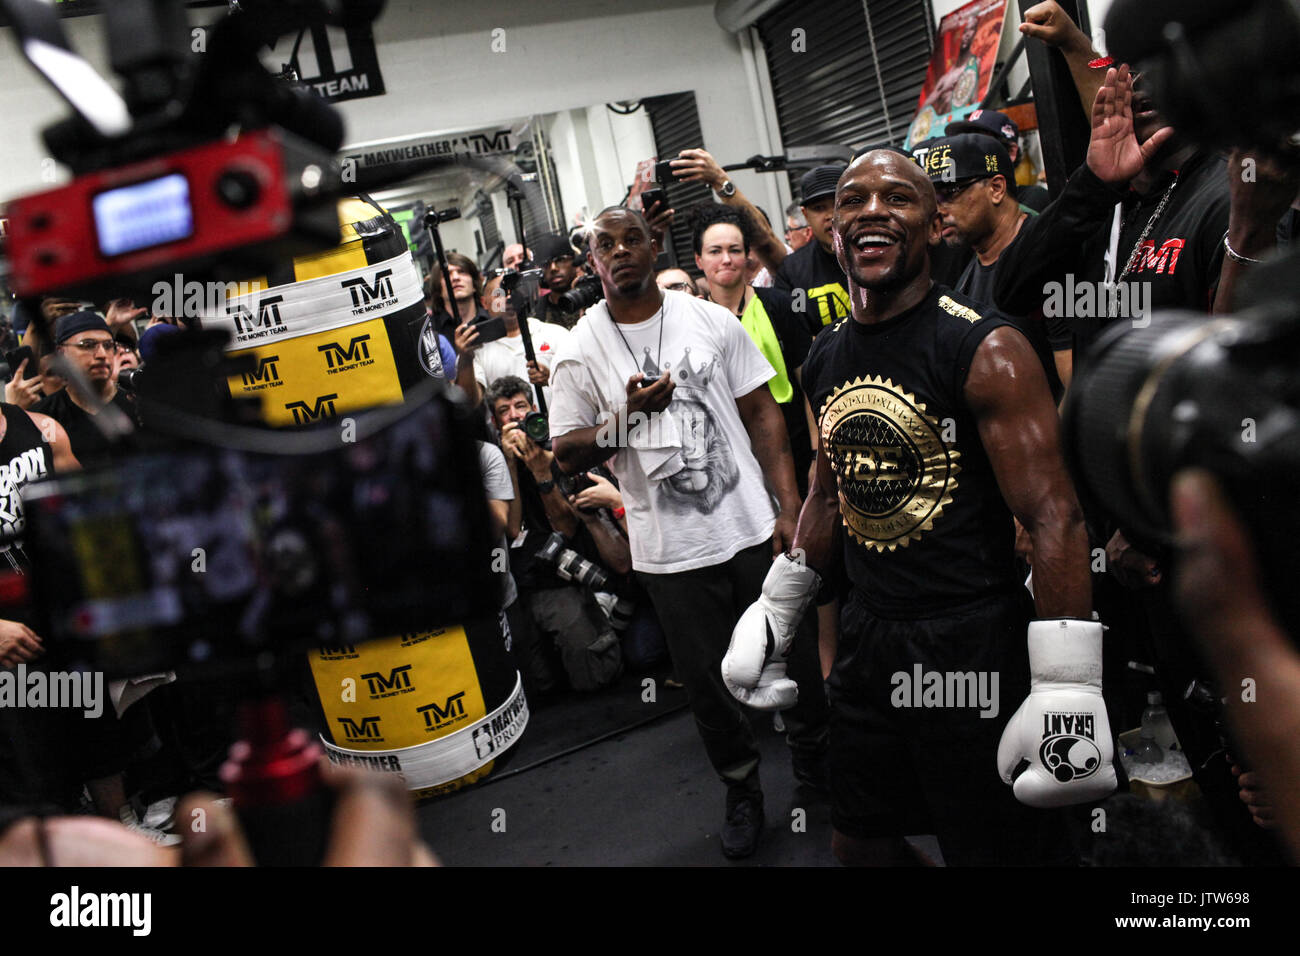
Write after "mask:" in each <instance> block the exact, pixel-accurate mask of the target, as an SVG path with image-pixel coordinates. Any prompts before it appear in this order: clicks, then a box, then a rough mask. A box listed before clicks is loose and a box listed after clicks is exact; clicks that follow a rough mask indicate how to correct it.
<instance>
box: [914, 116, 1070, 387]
mask: <svg viewBox="0 0 1300 956" xmlns="http://www.w3.org/2000/svg"><path fill="white" fill-rule="evenodd" d="M922 168H923V169H924V170H925V171H926V172H927V173H928V174H929V176H930V182H931V183H933V184H934V192H935V196H936V198H937V199H938V202H939V214H940V215H942V216H943V238H944V242H945V243H946V244H947V245H948V246H950V247H962V248H966V249H969V250H971V252H973V255H972V256H971V259H970V261H969V262H968V263H967V264H966V268H965V269H964V270H962V273H961V275H960V276H958V278H957V280H956V281H955V282H954V283H953V285H952V287H953V288H954V289H956V290H957V291H958V292H960V293H962V294H963V295H968V296H970V297H971V298H972V299H974V300H975V301H976V302H979V303H982V304H983V305H986V306H989V307H990V308H992V307H993V282H994V276H995V274H996V272H997V270H998V268H999V263H1000V262H1001V261H1002V256H1003V254H1004V253H1005V252H1006V251H1007V250H1008V249H1010V248H1011V247H1013V246H1014V245H1015V244H1016V243H1017V242H1019V241H1020V236H1021V235H1022V234H1023V226H1024V224H1025V220H1026V219H1028V218H1029V214H1028V213H1026V212H1025V211H1024V210H1023V209H1021V207H1020V206H1019V204H1018V203H1017V202H1016V198H1015V196H1014V194H1013V193H1012V191H1011V187H1012V185H1013V183H1014V178H1013V176H1014V174H1013V172H1012V168H1011V158H1010V157H1009V156H1008V155H1007V153H1006V150H1004V149H1003V148H1002V147H1001V145H999V144H998V142H997V141H996V140H994V139H993V138H991V137H988V136H978V135H975V134H974V133H963V134H960V135H956V136H945V137H940V138H938V139H934V140H931V141H930V146H929V149H928V150H927V152H926V154H925V163H924V164H923V167H922ZM1007 318H1008V319H1010V321H1011V322H1012V324H1013V325H1015V327H1016V328H1018V329H1019V330H1020V331H1021V332H1022V333H1024V336H1025V338H1027V339H1029V342H1030V344H1031V345H1033V347H1034V351H1035V352H1037V353H1038V357H1039V359H1040V360H1041V361H1042V363H1043V372H1044V373H1045V374H1046V375H1047V382H1048V385H1050V386H1051V389H1052V396H1053V397H1054V398H1056V399H1057V400H1058V401H1059V400H1060V398H1061V393H1062V391H1063V389H1062V386H1061V378H1062V377H1065V378H1066V380H1067V381H1068V375H1069V367H1070V330H1069V328H1068V326H1066V325H1065V322H1064V320H1063V319H1060V318H1057V319H1053V320H1050V321H1049V322H1047V323H1045V322H1044V319H1043V315H1042V309H1041V308H1039V309H1035V310H1034V311H1033V312H1032V313H1030V314H1029V315H1027V316H1026V315H1011V314H1007Z"/></svg>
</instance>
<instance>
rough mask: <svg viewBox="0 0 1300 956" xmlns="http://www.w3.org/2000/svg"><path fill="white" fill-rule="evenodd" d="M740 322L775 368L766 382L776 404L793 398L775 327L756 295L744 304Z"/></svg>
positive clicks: (792, 389) (788, 374) (781, 403)
mask: <svg viewBox="0 0 1300 956" xmlns="http://www.w3.org/2000/svg"><path fill="white" fill-rule="evenodd" d="M740 324H741V325H743V326H744V327H745V331H746V332H747V333H749V337H750V339H752V340H753V342H754V344H755V345H757V346H758V350H759V351H760V352H762V353H763V358H765V359H767V360H768V362H769V363H771V366H772V368H774V369H776V377H775V378H773V379H772V380H771V381H769V382H768V383H767V384H768V387H769V388H770V389H771V390H772V397H773V398H774V399H776V402H777V404H778V405H784V404H785V403H786V402H788V401H790V399H792V398H794V387H793V386H792V385H791V384H790V373H789V372H787V371H786V368H785V356H783V355H782V354H781V343H780V342H778V341H777V338H776V329H774V328H772V320H771V319H770V318H768V315H767V309H765V308H763V303H762V301H761V300H760V299H759V297H758V296H757V295H756V296H754V298H752V299H750V300H749V305H747V306H745V311H744V312H743V313H742V314H741V316H740Z"/></svg>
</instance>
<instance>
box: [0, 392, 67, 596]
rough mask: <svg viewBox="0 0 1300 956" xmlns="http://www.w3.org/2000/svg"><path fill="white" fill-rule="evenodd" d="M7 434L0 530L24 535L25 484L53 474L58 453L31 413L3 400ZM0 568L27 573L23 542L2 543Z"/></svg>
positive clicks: (1, 444)
mask: <svg viewBox="0 0 1300 956" xmlns="http://www.w3.org/2000/svg"><path fill="white" fill-rule="evenodd" d="M0 411H2V412H3V413H4V417H5V435H4V438H3V439H0V531H3V532H4V533H5V534H22V531H23V528H24V527H26V524H27V519H26V518H25V517H24V516H23V500H22V489H23V486H25V485H27V484H28V483H30V482H33V481H36V480H37V479H38V478H44V477H45V476H47V475H49V474H52V473H53V471H54V456H53V454H52V452H51V451H50V446H49V445H47V444H46V443H45V439H44V438H43V437H42V436H41V430H40V429H39V428H37V427H36V423H35V422H33V421H32V419H31V416H30V415H28V414H27V413H26V412H25V411H23V410H22V409H21V408H19V407H18V406H17V405H10V404H8V403H7V402H4V403H0ZM0 555H2V556H0V569H5V570H16V571H21V572H25V571H26V570H27V568H28V567H29V562H28V560H27V555H26V554H24V553H23V546H22V542H21V541H14V540H10V541H8V542H0Z"/></svg>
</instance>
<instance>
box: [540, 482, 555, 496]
mask: <svg viewBox="0 0 1300 956" xmlns="http://www.w3.org/2000/svg"><path fill="white" fill-rule="evenodd" d="M554 487H555V479H554V478H547V479H546V480H545V481H539V482H538V483H537V490H538V492H539V493H541V494H543V495H544V494H546V493H547V492H548V491H550V490H551V489H552V488H554Z"/></svg>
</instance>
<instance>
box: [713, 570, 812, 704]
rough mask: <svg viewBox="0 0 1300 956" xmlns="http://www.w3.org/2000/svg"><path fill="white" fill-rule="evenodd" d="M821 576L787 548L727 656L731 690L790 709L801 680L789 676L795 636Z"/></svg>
mask: <svg viewBox="0 0 1300 956" xmlns="http://www.w3.org/2000/svg"><path fill="white" fill-rule="evenodd" d="M820 586H821V579H820V578H819V577H818V576H817V572H816V571H814V570H813V569H812V568H809V567H807V566H805V565H803V564H798V563H796V562H795V561H793V560H791V559H790V558H789V557H787V556H786V555H784V554H782V555H780V556H779V557H777V559H776V560H775V561H773V562H772V567H771V568H770V569H769V570H768V572H767V577H766V578H764V579H763V592H762V593H761V594H760V595H759V596H758V600H757V601H755V602H754V603H753V604H751V605H750V606H749V607H748V608H746V609H745V613H744V614H742V615H740V620H739V621H737V622H736V627H735V629H733V630H732V632H731V646H729V647H728V648H727V653H726V654H725V655H724V656H723V658H722V680H723V681H724V682H725V683H726V685H727V690H729V691H731V696H732V697H734V698H736V700H738V701H740V702H741V703H742V704H748V705H749V706H750V707H755V708H757V709H759V710H784V709H785V708H787V707H789V706H791V705H792V704H794V702H795V701H797V700H798V699H799V686H798V685H797V684H796V683H795V682H794V681H792V680H790V679H789V678H788V677H786V676H785V659H786V655H787V654H789V653H790V642H791V641H792V640H793V638H794V632H795V630H796V629H797V628H798V627H799V621H800V620H802V619H803V615H804V611H806V610H807V609H808V602H810V601H811V600H812V599H813V596H814V595H815V594H816V593H817V589H818V588H819V587H820Z"/></svg>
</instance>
